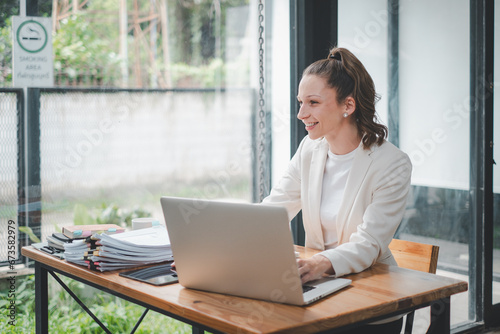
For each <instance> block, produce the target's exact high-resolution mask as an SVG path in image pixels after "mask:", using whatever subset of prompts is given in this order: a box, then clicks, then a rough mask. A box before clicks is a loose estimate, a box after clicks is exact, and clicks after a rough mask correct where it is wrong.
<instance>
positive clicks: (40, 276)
mask: <svg viewBox="0 0 500 334" xmlns="http://www.w3.org/2000/svg"><path fill="white" fill-rule="evenodd" d="M35 319H36V333H37V334H45V333H48V332H49V294H48V284H47V269H45V268H43V267H42V265H41V264H40V263H39V262H36V261H35Z"/></svg>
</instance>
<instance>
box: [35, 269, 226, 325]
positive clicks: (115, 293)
mask: <svg viewBox="0 0 500 334" xmlns="http://www.w3.org/2000/svg"><path fill="white" fill-rule="evenodd" d="M35 264H38V265H40V266H41V267H44V269H45V271H46V272H45V273H47V272H53V273H58V274H61V275H64V276H66V277H69V278H71V279H74V280H75V281H78V282H82V283H84V284H86V285H88V286H91V287H93V288H96V289H98V290H100V291H103V292H105V293H109V294H110V295H113V296H116V297H118V298H121V299H123V300H126V301H129V302H131V303H134V304H136V305H140V306H142V307H144V308H148V309H150V310H151V311H155V312H158V313H160V314H163V315H166V316H168V317H170V318H173V319H176V320H179V321H181V322H184V323H186V324H188V325H191V326H193V328H196V329H197V330H205V331H208V332H210V333H213V334H222V332H221V331H218V330H216V329H213V328H210V327H208V326H203V325H201V324H199V323H197V322H195V321H191V320H190V319H187V318H184V317H182V316H179V315H176V314H173V313H170V312H168V311H165V310H163V309H161V308H158V307H154V306H152V305H150V304H148V303H146V302H142V301H139V300H136V299H133V298H131V297H129V296H127V295H124V294H122V293H120V292H119V291H115V290H111V289H108V288H106V287H104V286H102V285H99V284H95V283H92V282H89V281H87V280H85V279H84V278H82V277H79V276H75V275H73V274H70V273H68V272H65V271H63V270H59V269H57V268H54V267H51V266H49V265H45V264H41V263H39V262H35ZM47 318H48V315H47ZM45 333H46V332H45ZM37 334H38V333H37Z"/></svg>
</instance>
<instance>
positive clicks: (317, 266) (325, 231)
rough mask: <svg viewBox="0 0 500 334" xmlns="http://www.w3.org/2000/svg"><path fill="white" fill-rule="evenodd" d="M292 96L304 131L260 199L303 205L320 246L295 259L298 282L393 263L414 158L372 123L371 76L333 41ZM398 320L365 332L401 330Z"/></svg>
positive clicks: (310, 241) (313, 243)
mask: <svg viewBox="0 0 500 334" xmlns="http://www.w3.org/2000/svg"><path fill="white" fill-rule="evenodd" d="M297 99H298V101H299V104H300V110H299V113H298V115H297V117H298V118H299V119H300V120H301V121H302V122H304V125H305V127H306V130H307V131H308V136H306V137H305V138H304V139H303V140H302V142H301V144H300V145H299V148H298V149H297V152H296V153H295V155H294V156H293V158H292V160H291V161H290V164H289V166H288V169H287V171H286V172H285V175H284V176H283V177H282V178H281V180H280V181H279V182H278V184H277V185H276V186H275V187H274V188H273V189H272V190H271V193H270V195H269V196H268V197H267V198H265V199H264V201H263V203H265V204H270V205H279V206H284V207H286V209H287V211H288V215H289V218H290V219H292V218H293V217H294V216H295V215H296V214H297V213H298V212H299V211H300V210H302V217H303V222H304V229H305V232H306V244H305V245H306V247H311V248H315V249H320V250H323V251H322V252H320V253H319V254H317V255H315V256H313V257H311V258H310V259H305V260H298V265H299V273H300V274H301V277H302V281H303V282H304V283H305V282H307V281H310V280H314V279H317V278H319V277H321V276H322V275H324V274H328V275H334V276H343V275H346V274H350V273H357V272H360V271H363V270H365V269H367V268H368V267H370V266H371V265H373V264H374V263H376V262H382V263H386V264H393V265H396V262H395V260H394V258H393V257H392V254H391V252H390V250H389V248H388V246H389V243H390V242H391V240H392V238H393V236H394V233H395V232H396V229H397V227H398V226H399V224H400V222H401V219H402V217H403V214H404V211H405V205H406V197H407V195H408V191H409V188H410V176H411V162H410V160H409V158H408V156H407V155H406V154H405V153H403V152H401V151H400V150H399V149H398V148H397V147H395V146H394V145H392V144H391V143H389V142H388V141H386V137H387V128H386V127H385V126H384V125H382V124H379V123H377V117H376V114H375V103H376V101H377V94H376V92H375V86H374V84H373V80H372V79H371V77H370V75H369V74H368V72H367V71H366V69H365V67H364V66H363V64H362V63H361V62H360V61H359V60H358V59H357V58H356V57H355V56H354V55H353V54H352V53H351V52H349V51H348V50H346V49H343V48H334V49H332V50H331V51H330V54H329V56H328V58H327V59H323V60H319V61H317V62H315V63H313V64H311V65H310V66H309V67H308V68H306V70H305V71H304V73H303V76H302V80H301V81H300V84H299V89H298V96H297ZM392 320H394V319H392ZM401 324H402V321H401V319H399V320H397V321H392V322H390V323H386V324H383V325H368V326H370V327H369V329H364V331H366V332H369V333H377V332H378V330H380V332H382V333H385V334H387V333H391V332H394V333H399V331H400V329H401ZM364 331H363V330H358V331H357V332H359V333H362V332H364Z"/></svg>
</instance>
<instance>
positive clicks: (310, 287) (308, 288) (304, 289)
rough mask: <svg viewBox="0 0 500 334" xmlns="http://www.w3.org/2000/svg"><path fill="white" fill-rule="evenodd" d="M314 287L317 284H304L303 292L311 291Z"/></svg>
mask: <svg viewBox="0 0 500 334" xmlns="http://www.w3.org/2000/svg"><path fill="white" fill-rule="evenodd" d="M312 289H316V287H315V286H311V285H302V292H304V293H305V292H307V291H311V290H312Z"/></svg>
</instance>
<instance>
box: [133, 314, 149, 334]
mask: <svg viewBox="0 0 500 334" xmlns="http://www.w3.org/2000/svg"><path fill="white" fill-rule="evenodd" d="M148 311H149V309H148V308H146V309H145V310H144V312H143V313H142V315H141V317H140V318H139V320H137V323H136V324H135V326H134V328H133V329H132V331H131V332H130V334H134V333H135V331H136V330H137V328H139V325H140V324H141V322H142V320H144V317H146V314H147V313H148Z"/></svg>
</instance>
